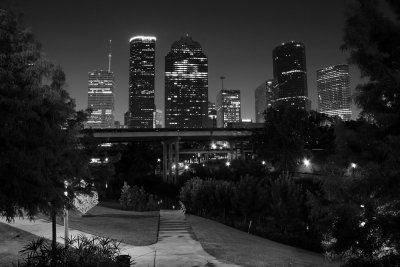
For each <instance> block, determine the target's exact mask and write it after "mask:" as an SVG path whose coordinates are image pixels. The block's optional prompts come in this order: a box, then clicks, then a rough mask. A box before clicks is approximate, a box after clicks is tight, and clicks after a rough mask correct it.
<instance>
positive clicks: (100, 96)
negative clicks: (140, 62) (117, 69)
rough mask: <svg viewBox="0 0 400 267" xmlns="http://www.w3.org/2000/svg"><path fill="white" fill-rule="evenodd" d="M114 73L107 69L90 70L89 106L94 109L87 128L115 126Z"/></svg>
mask: <svg viewBox="0 0 400 267" xmlns="http://www.w3.org/2000/svg"><path fill="white" fill-rule="evenodd" d="M114 81H115V79H114V73H113V72H111V71H106V70H95V71H92V72H89V82H88V108H90V109H91V110H92V113H91V114H90V116H89V118H88V121H87V122H86V126H85V127H87V128H97V129H99V128H113V127H114Z"/></svg>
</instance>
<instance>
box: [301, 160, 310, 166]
mask: <svg viewBox="0 0 400 267" xmlns="http://www.w3.org/2000/svg"><path fill="white" fill-rule="evenodd" d="M303 164H304V165H305V166H306V167H308V166H310V160H309V159H303Z"/></svg>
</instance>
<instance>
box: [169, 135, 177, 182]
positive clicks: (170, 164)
mask: <svg viewBox="0 0 400 267" xmlns="http://www.w3.org/2000/svg"><path fill="white" fill-rule="evenodd" d="M173 166H174V165H173V161H172V143H169V144H168V174H169V175H168V183H171V182H172V179H173V178H172V169H173ZM175 167H176V166H175Z"/></svg>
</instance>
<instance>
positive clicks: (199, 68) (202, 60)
mask: <svg viewBox="0 0 400 267" xmlns="http://www.w3.org/2000/svg"><path fill="white" fill-rule="evenodd" d="M207 101H208V58H207V57H206V55H204V53H203V51H202V49H201V45H200V44H199V43H198V42H195V41H193V40H192V37H190V36H189V35H186V36H184V37H182V38H181V39H180V40H179V41H176V42H174V43H173V44H172V47H171V51H170V52H169V53H168V54H167V56H166V57H165V128H205V127H207V122H208V106H207Z"/></svg>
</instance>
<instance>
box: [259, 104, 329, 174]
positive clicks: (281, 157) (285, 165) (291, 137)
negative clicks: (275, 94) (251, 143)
mask: <svg viewBox="0 0 400 267" xmlns="http://www.w3.org/2000/svg"><path fill="white" fill-rule="evenodd" d="M332 122H333V119H331V118H329V117H328V116H326V115H324V114H321V113H318V112H315V111H311V112H307V111H305V110H299V109H294V108H291V107H284V106H282V107H280V108H279V110H275V109H272V108H270V109H268V110H267V111H266V114H265V127H264V132H263V133H262V134H261V135H259V136H257V137H256V140H255V142H256V143H257V154H258V155H259V157H260V158H262V159H264V160H267V161H269V162H271V163H272V164H273V166H274V167H275V168H276V169H278V170H280V171H294V170H295V168H296V166H297V165H298V164H299V162H300V160H301V159H303V158H304V157H310V155H311V150H312V149H323V150H325V151H326V153H328V154H329V153H332V151H333V149H334V135H333V133H334V132H333V128H332V127H330V124H331V123H332Z"/></svg>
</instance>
